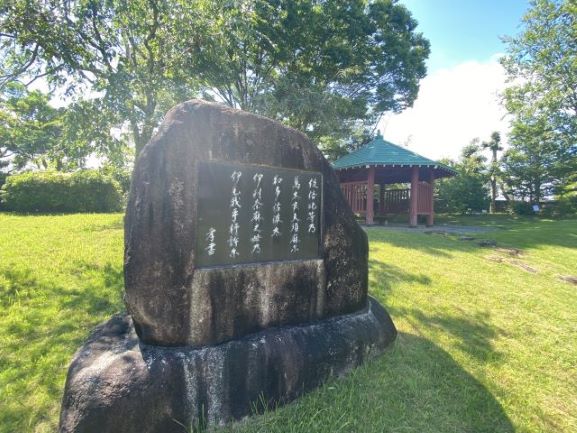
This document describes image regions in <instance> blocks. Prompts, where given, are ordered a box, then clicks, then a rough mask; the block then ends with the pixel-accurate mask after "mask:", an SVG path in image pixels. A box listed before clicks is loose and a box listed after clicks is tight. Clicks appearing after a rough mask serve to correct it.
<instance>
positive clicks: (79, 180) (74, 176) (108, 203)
mask: <svg viewBox="0 0 577 433" xmlns="http://www.w3.org/2000/svg"><path fill="white" fill-rule="evenodd" d="M0 200H1V201H2V203H3V205H4V208H5V209H6V210H12V211H16V212H113V211H118V210H120V209H121V208H122V194H121V192H120V187H119V185H118V183H117V182H116V181H115V180H113V179H112V178H110V177H108V176H105V175H103V174H101V173H99V172H98V171H96V170H81V171H77V172H75V173H61V172H54V171H42V172H28V173H21V174H16V175H12V176H10V177H9V178H8V179H7V180H6V184H5V185H4V186H3V188H2V191H1V195H0Z"/></svg>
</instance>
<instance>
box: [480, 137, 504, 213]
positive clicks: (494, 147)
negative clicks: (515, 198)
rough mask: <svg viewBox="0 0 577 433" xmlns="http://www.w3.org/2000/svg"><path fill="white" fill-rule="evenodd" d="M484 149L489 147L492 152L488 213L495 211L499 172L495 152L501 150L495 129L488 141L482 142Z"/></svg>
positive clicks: (499, 138)
mask: <svg viewBox="0 0 577 433" xmlns="http://www.w3.org/2000/svg"><path fill="white" fill-rule="evenodd" d="M482 146H483V148H484V149H489V150H491V152H492V157H491V168H490V170H489V174H490V176H491V206H490V207H489V213H495V200H496V198H497V175H498V173H499V164H498V162H497V152H499V151H501V150H503V147H502V146H501V135H500V134H499V133H498V132H497V131H495V132H493V133H492V134H491V140H490V141H489V142H486V141H484V142H483V144H482Z"/></svg>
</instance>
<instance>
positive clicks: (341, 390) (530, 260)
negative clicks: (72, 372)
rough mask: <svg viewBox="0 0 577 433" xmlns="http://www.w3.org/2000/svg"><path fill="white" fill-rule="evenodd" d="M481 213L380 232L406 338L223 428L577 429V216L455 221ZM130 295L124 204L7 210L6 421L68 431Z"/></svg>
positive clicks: (385, 287) (380, 270)
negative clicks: (466, 231) (63, 418)
mask: <svg viewBox="0 0 577 433" xmlns="http://www.w3.org/2000/svg"><path fill="white" fill-rule="evenodd" d="M447 221H448V220H447V219H445V220H441V222H447ZM469 221H474V222H475V223H476V224H486V225H493V226H495V227H498V229H497V230H495V231H492V232H489V233H483V234H474V235H473V236H474V237H475V238H476V239H475V240H470V241H464V240H459V238H458V236H452V235H443V234H440V233H435V234H424V233H418V232H400V231H389V230H384V229H382V228H378V227H375V228H370V229H368V233H369V238H370V241H371V242H370V263H369V266H370V290H371V293H372V295H373V296H375V297H376V298H378V299H379V300H380V301H381V302H382V303H383V304H384V305H385V306H386V308H387V309H388V311H389V312H390V313H391V315H392V317H393V320H394V321H395V324H396V325H397V328H398V330H399V337H398V339H397V341H396V342H395V344H394V345H393V347H392V348H391V349H390V350H389V351H387V352H386V353H385V355H384V356H382V357H380V358H377V359H374V360H372V361H370V362H368V363H367V364H366V365H365V366H363V367H361V368H359V369H357V370H355V371H353V372H352V373H351V374H350V375H348V376H347V377H346V378H344V379H340V380H330V381H329V382H328V383H327V384H326V385H325V386H324V387H322V388H320V389H319V390H317V391H314V392H312V393H310V394H308V395H307V396H305V397H303V398H301V399H299V400H298V401H296V402H294V403H292V404H290V405H287V406H285V407H283V408H280V409H279V410H277V411H274V412H272V411H270V412H267V413H265V414H264V415H261V416H256V417H253V418H250V419H248V420H245V421H243V422H241V423H237V424H233V425H231V426H228V427H225V428H224V429H221V430H222V431H230V432H303V433H304V432H327V433H328V432H338V431H340V432H356V433H359V432H399V433H408V432H415V433H422V432H439V433H447V432H455V433H480V432H487V433H494V432H527V433H528V432H531V433H533V432H567V433H572V432H575V431H577V392H576V391H575V390H576V389H577V286H575V285H572V284H570V283H568V282H564V281H562V280H561V279H560V278H559V276H566V275H577V221H576V220H565V221H546V220H537V219H535V220H530V219H529V220H511V219H509V218H505V217H501V218H492V217H483V218H475V219H466V218H465V219H463V218H460V219H457V220H454V221H452V222H455V223H459V224H467V223H468V222H469ZM438 228H439V229H440V230H442V226H439V227H438ZM480 238H485V239H494V240H496V241H497V249H495V248H482V247H480V246H479V245H478V244H477V241H478V240H479V239H480ZM122 308H123V304H122V215H119V214H114V215H69V216H12V215H7V214H0V433H15V432H18V433H20V432H52V431H54V430H55V429H56V425H57V422H58V412H59V404H60V398H61V395H62V389H63V386H64V379H65V375H66V369H67V365H68V363H69V362H70V360H71V358H72V356H73V354H74V352H75V350H76V349H77V348H78V347H79V346H80V345H81V344H82V341H83V340H84V338H86V336H87V335H88V333H89V332H90V330H91V329H92V328H93V327H94V326H95V325H96V324H97V323H99V322H102V321H104V320H106V319H107V318H108V317H109V316H110V315H112V314H113V313H115V312H118V311H121V310H122Z"/></svg>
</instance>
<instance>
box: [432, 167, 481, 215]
mask: <svg viewBox="0 0 577 433" xmlns="http://www.w3.org/2000/svg"><path fill="white" fill-rule="evenodd" d="M437 186H438V190H437V191H438V194H437V197H438V199H437V200H438V201H437V204H436V205H435V206H436V208H437V211H438V212H451V213H461V214H465V213H468V212H481V210H483V209H487V208H488V207H489V191H488V189H487V187H486V186H485V182H484V181H483V179H482V178H481V177H480V176H478V175H470V174H466V173H463V174H459V175H458V176H456V177H452V178H450V179H443V180H441V181H439V182H438V183H437Z"/></svg>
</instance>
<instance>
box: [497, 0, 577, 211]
mask: <svg viewBox="0 0 577 433" xmlns="http://www.w3.org/2000/svg"><path fill="white" fill-rule="evenodd" d="M523 24H524V29H523V31H522V33H520V34H519V35H518V36H515V37H508V38H505V43H506V44H507V54H506V55H505V56H504V57H503V58H502V60H501V63H502V64H503V66H504V67H505V70H506V72H507V75H508V80H509V82H510V84H511V85H510V87H508V88H507V89H506V91H505V93H504V101H505V106H506V108H507V110H508V111H509V113H511V115H512V134H511V140H510V141H511V142H512V149H511V150H510V151H508V152H507V154H506V155H505V157H506V158H505V159H506V161H505V167H506V168H507V170H509V171H510V173H509V174H508V184H509V187H510V188H512V189H513V190H514V191H513V192H515V193H516V195H517V196H522V197H529V198H531V199H532V200H535V201H537V200H539V199H541V198H542V197H543V195H544V194H547V193H549V192H551V191H552V190H553V187H559V186H562V184H563V182H565V181H566V179H567V178H568V173H569V171H570V170H571V167H574V165H575V164H574V163H572V161H574V158H575V153H574V150H573V149H574V148H575V143H577V69H576V68H575V65H576V64H577V44H575V40H576V38H577V5H576V4H575V2H573V1H561V0H533V1H532V2H531V7H530V9H529V11H528V12H527V14H526V15H525V16H524V18H523Z"/></svg>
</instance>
